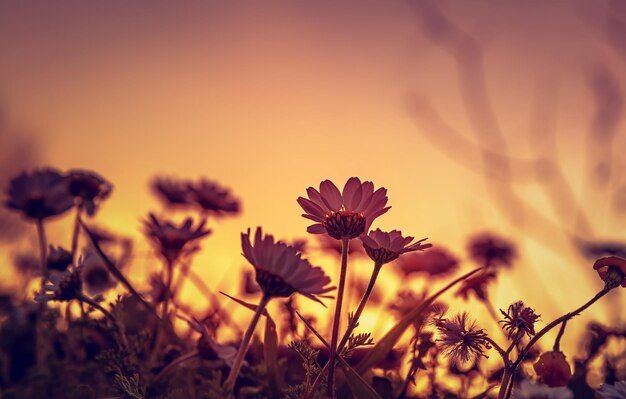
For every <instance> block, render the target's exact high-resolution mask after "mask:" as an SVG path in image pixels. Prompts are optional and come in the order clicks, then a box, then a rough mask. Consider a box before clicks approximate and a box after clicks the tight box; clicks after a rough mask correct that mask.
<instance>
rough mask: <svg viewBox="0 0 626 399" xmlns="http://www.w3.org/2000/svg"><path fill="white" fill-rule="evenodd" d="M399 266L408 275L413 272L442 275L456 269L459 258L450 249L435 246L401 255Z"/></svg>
mask: <svg viewBox="0 0 626 399" xmlns="http://www.w3.org/2000/svg"><path fill="white" fill-rule="evenodd" d="M397 264H398V268H399V270H400V271H402V272H403V273H404V274H405V275H406V276H408V275H410V274H412V273H424V274H428V275H429V276H431V277H440V276H445V275H447V274H450V273H452V272H453V271H455V270H456V269H457V268H458V266H459V260H458V259H457V258H456V257H455V256H454V255H452V254H451V253H450V252H449V251H448V250H446V249H445V248H442V247H440V246H438V245H437V246H435V247H433V248H431V249H429V250H428V251H425V252H415V253H412V254H408V255H405V256H403V257H401V258H400V259H399V260H398V262H397Z"/></svg>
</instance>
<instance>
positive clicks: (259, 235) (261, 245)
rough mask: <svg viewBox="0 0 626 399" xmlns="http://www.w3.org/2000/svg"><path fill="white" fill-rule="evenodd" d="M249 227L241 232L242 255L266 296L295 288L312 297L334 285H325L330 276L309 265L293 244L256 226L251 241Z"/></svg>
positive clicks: (289, 292)
mask: <svg viewBox="0 0 626 399" xmlns="http://www.w3.org/2000/svg"><path fill="white" fill-rule="evenodd" d="M250 237H251V234H250V229H248V231H247V233H242V234H241V248H242V250H243V256H244V257H245V258H246V259H247V260H248V262H250V264H251V265H252V266H253V267H254V270H255V272H256V281H257V283H258V284H259V286H260V287H261V289H262V290H263V293H264V294H265V296H268V297H270V298H271V297H288V296H290V295H291V294H293V293H295V292H298V293H300V294H302V295H304V296H306V297H307V298H310V299H313V300H315V301H318V302H319V300H318V299H317V297H318V296H322V297H323V296H324V294H326V293H328V292H330V291H332V290H333V289H335V288H334V287H329V286H328V285H329V284H330V278H329V277H328V276H327V275H326V274H325V273H324V272H323V271H322V269H321V268H319V267H313V266H312V265H311V264H310V263H309V261H308V260H306V259H303V258H302V253H301V251H300V250H298V249H297V248H296V247H293V246H290V245H287V244H285V243H283V242H281V241H274V237H273V236H272V235H269V234H266V235H263V230H262V229H261V228H260V227H257V229H256V232H255V235H254V242H252V241H251V240H250Z"/></svg>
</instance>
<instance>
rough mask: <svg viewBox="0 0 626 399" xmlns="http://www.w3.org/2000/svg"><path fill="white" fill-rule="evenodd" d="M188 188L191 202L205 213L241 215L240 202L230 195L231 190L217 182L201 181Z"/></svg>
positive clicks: (190, 184)
mask: <svg viewBox="0 0 626 399" xmlns="http://www.w3.org/2000/svg"><path fill="white" fill-rule="evenodd" d="M187 188H188V189H189V198H190V200H191V201H192V202H193V203H195V204H197V205H198V206H200V208H202V210H204V211H205V212H211V213H212V214H214V215H222V214H224V213H232V214H236V213H239V208H240V205H239V200H238V199H237V198H235V197H234V196H233V195H232V194H231V193H230V190H229V189H227V188H225V187H221V186H220V185H219V184H218V183H217V182H214V181H210V180H207V179H200V180H199V181H197V182H193V183H189V184H188V185H187Z"/></svg>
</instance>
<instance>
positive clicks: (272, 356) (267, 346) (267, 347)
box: [220, 291, 282, 393]
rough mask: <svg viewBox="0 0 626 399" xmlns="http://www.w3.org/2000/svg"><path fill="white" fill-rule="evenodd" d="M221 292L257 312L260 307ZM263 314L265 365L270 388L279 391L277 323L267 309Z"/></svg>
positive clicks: (280, 384)
mask: <svg viewBox="0 0 626 399" xmlns="http://www.w3.org/2000/svg"><path fill="white" fill-rule="evenodd" d="M220 294H222V295H224V296H226V297H228V298H230V299H232V300H233V301H235V302H237V303H238V304H240V305H241V306H243V307H245V308H248V309H250V310H251V311H253V312H256V310H257V308H258V306H257V305H254V304H251V303H248V302H246V301H243V300H241V299H239V298H235V297H233V296H230V295H228V294H227V293H225V292H222V291H220ZM262 315H263V316H265V317H266V321H265V333H264V335H263V356H264V357H265V365H266V367H267V375H268V378H269V385H270V389H271V390H272V392H275V393H278V392H280V387H281V386H282V381H281V380H280V377H279V376H280V373H279V372H278V334H277V333H276V323H274V320H273V319H272V317H271V316H270V314H269V313H268V312H267V309H263V313H262Z"/></svg>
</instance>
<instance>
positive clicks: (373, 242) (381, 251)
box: [359, 229, 432, 265]
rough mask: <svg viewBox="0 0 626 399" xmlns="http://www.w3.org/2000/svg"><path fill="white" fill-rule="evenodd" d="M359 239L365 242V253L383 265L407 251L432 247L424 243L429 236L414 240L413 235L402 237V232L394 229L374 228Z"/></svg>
mask: <svg viewBox="0 0 626 399" xmlns="http://www.w3.org/2000/svg"><path fill="white" fill-rule="evenodd" d="M359 239H360V240H361V241H362V242H363V247H364V248H365V253H367V255H368V256H369V257H370V259H372V260H373V261H374V262H376V263H379V264H381V265H383V264H385V263H389V262H391V261H393V260H396V259H398V257H399V256H400V255H402V254H404V253H407V252H413V251H423V250H425V249H426V248H430V247H431V246H432V245H431V244H422V242H424V241H426V240H427V238H422V239H421V240H419V241H417V242H414V243H413V244H411V241H413V237H402V232H401V231H399V230H392V231H390V232H389V233H387V232H384V231H382V230H381V229H376V230H372V231H370V232H369V234H368V235H362V236H361V237H359Z"/></svg>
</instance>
